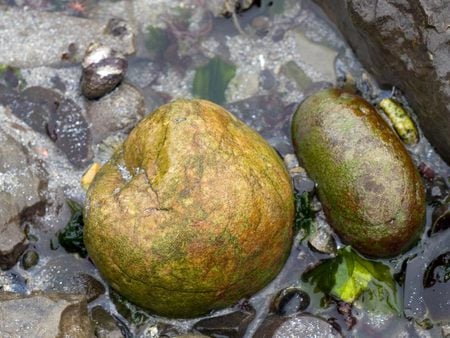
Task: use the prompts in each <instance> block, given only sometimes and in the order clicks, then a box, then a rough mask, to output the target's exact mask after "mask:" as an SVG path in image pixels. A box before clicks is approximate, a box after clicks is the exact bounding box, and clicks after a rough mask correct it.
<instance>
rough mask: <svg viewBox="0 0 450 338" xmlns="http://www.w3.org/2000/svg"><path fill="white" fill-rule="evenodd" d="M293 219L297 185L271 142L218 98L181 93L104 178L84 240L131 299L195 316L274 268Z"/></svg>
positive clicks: (254, 285)
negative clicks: (195, 97) (190, 97)
mask: <svg viewBox="0 0 450 338" xmlns="http://www.w3.org/2000/svg"><path fill="white" fill-rule="evenodd" d="M293 217H294V203H293V191H292V185H291V180H290V178H289V176H288V174H287V171H286V169H285V168H284V166H283V163H282V161H281V159H280V158H279V156H278V155H277V154H276V152H275V151H274V150H273V149H272V148H271V147H270V146H269V145H268V144H267V143H266V141H265V140H264V139H263V138H262V137H261V136H260V135H259V134H257V133H256V132H255V131H253V130H251V129H250V128H249V127H247V126H246V125H245V124H244V123H242V122H241V121H239V120H238V119H237V118H235V117H234V116H233V115H231V114H230V113H228V112H227V111H226V110H224V109H223V108H221V107H220V106H218V105H215V104H213V103H211V102H209V101H204V100H177V101H174V102H172V103H169V104H167V105H164V106H162V107H160V108H159V109H157V110H156V111H155V112H153V113H152V114H151V115H149V116H147V117H146V118H144V119H143V120H142V121H141V122H140V123H139V124H138V125H137V126H136V127H135V129H134V130H133V131H132V132H131V134H130V135H129V137H128V139H127V140H126V141H125V142H124V144H123V146H122V147H121V148H120V149H118V151H117V152H116V153H115V155H114V156H113V157H112V158H111V160H110V161H109V162H107V163H106V164H105V165H104V166H103V167H102V168H101V170H100V171H99V172H98V174H97V175H96V177H95V179H94V181H93V183H92V185H91V186H90V188H89V190H88V193H87V200H86V206H85V229H84V231H85V232H84V236H85V238H84V241H85V244H86V248H87V250H88V253H89V255H90V257H91V258H92V260H93V261H94V263H95V264H96V266H97V267H98V269H99V270H100V272H101V273H102V275H103V276H104V277H105V278H106V279H107V281H108V282H109V283H110V285H111V286H112V287H113V288H114V289H116V290H117V291H118V292H119V293H121V294H122V295H123V296H125V297H126V298H128V299H129V300H131V301H132V302H134V303H136V304H137V305H140V306H142V307H144V308H146V309H149V310H151V311H153V312H155V313H157V314H159V315H163V316H169V317H195V316H199V315H202V314H205V313H207V312H208V311H210V310H212V309H217V308H222V307H226V306H229V305H231V304H233V303H234V302H237V301H238V300H239V299H241V298H243V297H248V296H250V295H252V294H253V293H255V292H256V291H258V290H259V289H261V288H262V287H264V286H265V285H266V284H267V283H268V282H269V281H270V280H271V279H273V278H274V277H275V276H276V275H277V273H278V272H279V270H280V269H281V267H282V266H283V264H284V261H285V259H286V258H287V256H288V254H289V250H290V246H291V241H292V223H293Z"/></svg>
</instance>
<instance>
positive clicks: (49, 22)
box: [0, 6, 136, 67]
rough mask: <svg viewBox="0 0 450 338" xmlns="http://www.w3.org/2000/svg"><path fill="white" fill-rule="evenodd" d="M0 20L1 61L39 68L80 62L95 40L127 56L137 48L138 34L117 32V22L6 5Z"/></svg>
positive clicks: (1, 12) (0, 11)
mask: <svg viewBox="0 0 450 338" xmlns="http://www.w3.org/2000/svg"><path fill="white" fill-rule="evenodd" d="M0 22H1V25H0V45H1V46H2V48H1V50H0V64H2V63H3V64H9V65H11V66H16V67H36V66H43V65H55V64H60V63H61V61H62V60H64V59H69V60H71V61H79V58H80V55H82V54H83V53H84V51H85V50H86V48H87V46H88V45H89V44H90V43H91V42H100V43H103V44H105V45H108V46H110V47H112V48H114V49H116V50H118V51H120V52H122V53H123V54H126V55H129V54H133V53H135V51H136V47H135V43H134V39H135V37H134V33H129V34H116V31H115V30H114V26H116V25H115V24H114V22H112V23H111V22H107V21H95V20H89V19H84V18H78V17H73V16H63V15H61V14H60V13H50V12H39V11H33V10H23V9H17V8H13V7H3V6H1V7H0ZM127 29H128V30H131V28H130V27H128V26H127ZM55 32H57V35H58V38H57V39H55ZM49 41H51V43H49ZM69 46H70V48H69ZM69 49H70V50H69Z"/></svg>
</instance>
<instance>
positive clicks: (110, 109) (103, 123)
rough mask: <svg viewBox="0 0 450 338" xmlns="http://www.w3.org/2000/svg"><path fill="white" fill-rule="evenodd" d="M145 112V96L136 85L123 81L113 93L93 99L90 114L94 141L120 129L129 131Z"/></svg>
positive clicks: (89, 109)
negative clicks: (96, 99)
mask: <svg viewBox="0 0 450 338" xmlns="http://www.w3.org/2000/svg"><path fill="white" fill-rule="evenodd" d="M144 114H145V103H144V97H143V96H142V94H141V92H140V91H139V90H138V89H137V88H135V87H134V86H132V85H130V84H127V83H123V84H122V85H120V86H119V87H118V88H117V89H116V90H114V91H113V92H112V93H110V94H108V95H106V96H104V97H102V98H101V99H100V100H98V101H92V103H91V104H90V105H89V108H88V116H89V119H90V120H91V122H92V126H91V131H92V137H93V140H94V143H99V142H101V141H102V140H104V139H105V138H107V137H108V136H111V135H113V134H115V133H117V132H118V131H123V132H128V131H130V130H131V129H132V128H133V127H134V126H135V125H136V123H137V122H138V121H139V120H140V119H141V118H142V117H143V116H144Z"/></svg>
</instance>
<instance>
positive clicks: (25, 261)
mask: <svg viewBox="0 0 450 338" xmlns="http://www.w3.org/2000/svg"><path fill="white" fill-rule="evenodd" d="M38 262H39V254H38V253H37V252H36V251H34V250H30V251H27V252H25V254H24V255H23V256H22V259H21V261H20V264H21V266H22V268H24V269H25V270H28V269H30V268H32V267H33V266H35V265H36V264H37V263H38Z"/></svg>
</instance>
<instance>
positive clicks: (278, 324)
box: [255, 314, 342, 338]
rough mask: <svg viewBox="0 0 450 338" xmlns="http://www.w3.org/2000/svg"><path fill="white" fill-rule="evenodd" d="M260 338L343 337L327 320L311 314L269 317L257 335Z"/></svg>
mask: <svg viewBox="0 0 450 338" xmlns="http://www.w3.org/2000/svg"><path fill="white" fill-rule="evenodd" d="M255 337H259V338H297V337H302V338H332V337H342V335H341V334H340V333H339V332H337V331H336V330H335V329H334V327H333V326H332V325H331V324H329V323H328V322H327V321H326V320H324V319H322V318H320V317H316V316H313V315H309V314H297V315H293V316H289V317H280V316H277V315H272V316H269V317H267V318H266V319H265V320H264V322H263V323H262V324H261V326H260V327H259V329H258V330H257V331H256V333H255Z"/></svg>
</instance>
